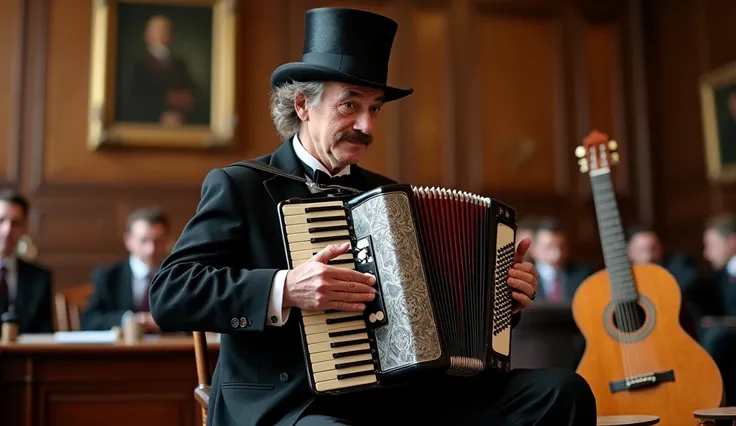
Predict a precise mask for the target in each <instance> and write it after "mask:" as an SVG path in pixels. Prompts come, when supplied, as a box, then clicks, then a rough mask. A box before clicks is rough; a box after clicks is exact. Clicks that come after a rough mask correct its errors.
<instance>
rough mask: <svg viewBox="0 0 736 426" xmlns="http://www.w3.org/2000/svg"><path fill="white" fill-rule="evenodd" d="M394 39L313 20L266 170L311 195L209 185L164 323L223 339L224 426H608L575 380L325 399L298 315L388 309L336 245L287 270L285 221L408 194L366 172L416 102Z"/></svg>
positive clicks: (529, 293)
mask: <svg viewBox="0 0 736 426" xmlns="http://www.w3.org/2000/svg"><path fill="white" fill-rule="evenodd" d="M396 31H397V24H396V23H395V22H394V21H392V20H390V19H388V18H386V17H383V16H380V15H376V14H373V13H369V12H364V11H358V10H349V9H333V8H323V9H315V10H310V11H308V12H307V17H306V32H307V34H306V37H307V40H306V42H305V44H304V46H305V51H304V55H303V58H302V59H303V62H297V63H290V64H285V65H282V66H280V67H279V68H277V69H276V70H275V71H274V73H273V75H272V78H271V85H272V89H273V94H272V103H271V115H272V117H273V121H274V123H275V126H276V129H277V131H278V133H279V134H280V136H281V137H282V139H283V143H282V144H281V146H280V147H278V148H277V149H276V150H275V151H274V152H273V153H271V154H268V155H266V156H263V157H260V158H258V159H256V160H257V161H258V162H260V163H262V164H266V165H269V166H271V167H272V168H275V169H278V170H280V171H282V172H283V173H284V174H286V173H288V174H290V175H293V176H297V177H300V178H304V180H306V183H305V182H300V181H299V180H295V179H290V178H288V177H285V176H279V175H278V174H272V173H268V172H266V171H263V170H258V169H256V168H249V167H242V166H238V165H230V166H228V167H224V168H219V169H215V170H212V171H211V172H210V173H209V174H208V175H207V177H206V178H205V180H204V183H203V187H202V194H201V201H200V203H199V206H198V208H197V211H196V213H195V214H194V216H193V217H192V218H191V220H190V221H189V223H188V224H187V225H186V227H185V229H184V231H183V232H182V234H181V236H180V238H179V240H178V242H177V243H176V245H175V247H174V249H173V251H172V253H171V254H170V256H169V257H168V258H167V259H166V260H165V262H164V263H163V265H162V266H161V268H160V271H159V273H158V274H157V275H156V277H155V278H154V280H153V283H152V285H151V291H150V304H151V313H152V315H153V318H154V320H155V322H156V323H157V324H158V325H159V326H160V327H161V328H162V329H172V330H190V331H213V332H219V333H222V337H221V345H220V355H219V359H218V362H217V369H216V372H215V375H214V378H213V383H212V395H211V398H210V406H209V414H208V423H209V424H212V425H218V426H229V425H242V426H246V425H279V426H285V425H299V426H310V425H315V426H316V425H348V424H349V425H354V424H366V425H386V424H401V425H408V424H416V425H428V424H445V425H466V424H467V425H481V424H482V425H532V424H534V425H555V426H564V425H586V426H587V425H595V424H596V406H595V400H594V397H593V394H592V392H591V390H590V388H589V387H588V385H587V383H586V382H585V381H584V380H583V379H582V378H581V377H580V376H578V375H576V374H575V373H574V372H572V371H562V370H511V371H509V372H500V371H493V370H488V371H486V372H485V373H483V374H478V375H474V376H472V377H450V376H440V377H439V378H436V379H432V380H430V381H425V382H422V384H421V385H418V384H410V385H405V386H387V387H381V388H376V389H371V390H367V391H364V392H346V393H344V394H340V395H326V396H324V397H322V396H315V393H314V392H313V389H312V388H311V386H310V383H309V380H310V378H309V371H308V369H307V368H306V363H305V352H304V347H303V341H302V337H301V336H300V332H301V330H300V327H301V325H300V323H299V318H300V317H301V314H300V313H302V312H308V311H332V310H336V311H346V312H351V311H354V312H361V311H363V310H364V309H365V308H366V306H367V305H368V304H370V303H371V302H372V301H373V300H374V299H375V298H376V294H377V291H376V287H377V286H376V279H375V277H374V276H372V275H370V274H365V273H361V272H358V271H357V270H351V269H346V268H340V267H338V266H337V265H329V264H328V262H329V261H331V260H332V259H337V258H340V256H344V255H346V254H347V253H348V251H349V250H350V245H349V244H345V245H328V246H326V247H324V248H322V249H321V250H319V251H318V252H316V254H314V255H313V256H311V257H310V258H309V259H305V260H304V261H303V262H301V263H300V264H299V265H298V266H296V267H294V268H291V269H290V268H288V267H287V260H286V257H285V254H284V242H283V241H282V238H281V230H282V228H281V224H280V220H279V217H278V215H277V205H279V203H281V202H283V201H285V200H287V199H293V198H307V197H309V196H310V195H311V194H312V193H313V191H319V190H320V188H315V186H314V185H307V184H308V183H312V182H318V183H325V182H327V183H329V184H335V185H341V186H345V187H350V188H355V189H357V190H359V191H369V190H371V189H373V188H377V187H380V186H383V185H389V184H393V183H395V182H394V181H392V180H391V179H388V178H386V177H384V176H381V175H378V174H375V173H372V172H370V171H368V170H365V169H363V168H361V167H360V166H358V163H359V161H360V159H361V158H362V157H363V155H364V154H365V152H366V150H367V149H368V147H369V146H370V144H371V143H372V132H373V129H374V125H375V123H376V121H377V120H378V119H379V116H380V110H381V107H382V106H383V104H384V103H386V102H391V101H395V100H398V99H400V98H403V97H405V96H407V95H409V94H411V92H412V90H403V89H398V88H394V87H390V86H387V85H386V75H387V69H388V59H389V55H390V51H391V46H392V43H393V38H394V35H395V33H396ZM530 244H531V241H530V240H529V239H524V240H522V241H520V242H519V244H518V246H517V248H516V253H515V257H514V260H513V266H512V267H511V269H510V270H509V273H508V285H509V286H510V287H511V288H512V298H513V302H514V312H515V314H514V316H513V320H514V321H512V323H513V322H516V321H518V315H519V313H518V311H519V310H521V309H523V308H525V307H527V306H528V305H529V304H530V303H531V300H533V299H534V296H535V295H536V287H537V272H536V270H535V269H534V266H533V265H532V264H531V263H529V262H524V261H523V259H524V255H525V254H526V252H527V250H528V249H529V246H530ZM512 254H513V246H512ZM305 318H306V317H305ZM389 321H390V318H389Z"/></svg>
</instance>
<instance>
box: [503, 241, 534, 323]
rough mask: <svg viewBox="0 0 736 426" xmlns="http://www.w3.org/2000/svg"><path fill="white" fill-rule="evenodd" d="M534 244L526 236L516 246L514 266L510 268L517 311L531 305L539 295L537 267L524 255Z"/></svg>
mask: <svg viewBox="0 0 736 426" xmlns="http://www.w3.org/2000/svg"><path fill="white" fill-rule="evenodd" d="M531 245H532V240H531V239H530V238H524V239H522V240H521V241H519V244H518V245H517V246H516V254H515V256H514V266H513V267H512V268H511V269H509V281H508V282H509V286H511V296H512V297H513V298H514V301H515V302H516V303H514V310H513V312H514V313H516V312H518V311H520V310H522V309H524V308H526V307H528V306H529V305H531V303H532V300H534V298H535V297H536V296H537V285H538V281H537V268H535V267H534V264H533V263H531V262H525V261H524V257H525V256H526V252H527V251H529V247H531Z"/></svg>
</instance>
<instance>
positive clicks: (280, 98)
mask: <svg viewBox="0 0 736 426" xmlns="http://www.w3.org/2000/svg"><path fill="white" fill-rule="evenodd" d="M324 89H325V83H324V82H321V81H310V82H293V83H286V84H284V85H282V86H279V87H277V88H276V89H275V90H274V91H273V92H271V118H272V119H273V124H274V125H276V131H277V132H278V133H279V136H281V138H282V139H287V138H290V137H291V136H293V135H295V134H296V133H297V132H299V127H300V126H301V124H302V121H301V119H300V118H299V116H298V115H297V114H296V110H294V100H295V99H296V96H297V95H298V94H299V93H301V94H302V95H304V97H305V98H306V101H307V104H308V105H309V106H310V107H313V108H314V107H317V106H319V103H320V102H321V101H322V92H324Z"/></svg>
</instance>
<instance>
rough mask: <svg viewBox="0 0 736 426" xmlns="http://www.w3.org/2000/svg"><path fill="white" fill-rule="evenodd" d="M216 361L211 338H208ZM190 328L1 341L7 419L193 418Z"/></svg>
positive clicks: (186, 423)
mask: <svg viewBox="0 0 736 426" xmlns="http://www.w3.org/2000/svg"><path fill="white" fill-rule="evenodd" d="M208 349H209V350H210V356H211V358H210V363H211V364H212V366H213V367H214V364H215V361H216V360H217V355H218V353H219V343H218V342H217V341H216V340H214V339H213V340H211V341H210V342H208ZM196 372H197V369H196V365H195V360H194V343H193V342H192V338H191V337H190V336H164V337H159V336H150V337H147V338H146V340H144V341H143V342H141V343H138V344H133V345H126V344H124V343H118V344H67V343H64V344H59V343H55V342H54V340H53V337H52V336H51V335H46V336H21V338H19V340H18V342H17V343H14V344H7V345H3V344H0V413H2V414H0V418H1V419H2V421H0V423H2V424H3V425H4V426H36V425H38V426H41V425H43V426H54V425H74V426H117V425H125V426H131V425H135V426H144V425H157V426H164V425H172V426H173V425H176V426H194V425H196V424H198V423H199V422H201V412H200V410H199V407H198V406H197V405H196V402H195V400H194V394H193V391H194V388H195V387H196V386H197V374H196Z"/></svg>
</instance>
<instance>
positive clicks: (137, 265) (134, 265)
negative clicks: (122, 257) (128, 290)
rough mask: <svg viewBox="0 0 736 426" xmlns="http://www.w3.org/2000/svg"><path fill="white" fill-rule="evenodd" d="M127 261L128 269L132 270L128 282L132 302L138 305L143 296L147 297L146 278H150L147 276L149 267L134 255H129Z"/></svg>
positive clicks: (149, 271) (149, 270)
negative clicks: (130, 288)
mask: <svg viewBox="0 0 736 426" xmlns="http://www.w3.org/2000/svg"><path fill="white" fill-rule="evenodd" d="M128 262H129V264H130V270H131V272H133V278H132V282H131V283H130V285H131V287H132V289H133V303H135V305H136V306H140V305H141V303H142V302H143V298H144V297H148V294H147V293H148V280H149V279H150V278H151V277H150V276H149V274H150V273H151V268H150V267H149V266H148V265H146V264H145V263H143V261H142V260H140V259H138V258H137V257H135V256H130V259H129V260H128Z"/></svg>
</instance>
